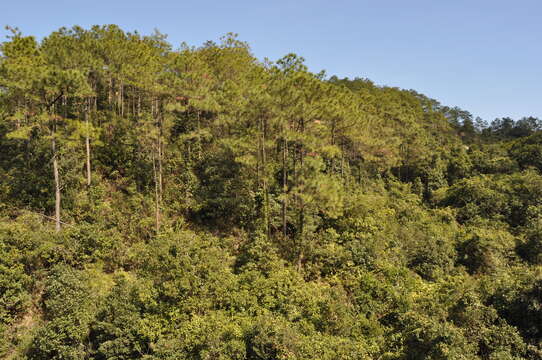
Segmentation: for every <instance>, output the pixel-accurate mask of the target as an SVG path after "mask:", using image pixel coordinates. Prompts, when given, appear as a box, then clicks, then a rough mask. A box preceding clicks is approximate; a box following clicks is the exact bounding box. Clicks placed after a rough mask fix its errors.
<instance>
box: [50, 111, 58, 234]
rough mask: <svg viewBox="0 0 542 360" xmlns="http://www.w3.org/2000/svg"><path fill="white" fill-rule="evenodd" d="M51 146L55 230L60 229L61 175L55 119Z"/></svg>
mask: <svg viewBox="0 0 542 360" xmlns="http://www.w3.org/2000/svg"><path fill="white" fill-rule="evenodd" d="M52 135H53V136H52V141H51V146H52V150H53V176H54V179H55V230H56V232H59V231H60V176H59V174H58V159H57V151H56V138H55V136H56V120H54V121H53V131H52Z"/></svg>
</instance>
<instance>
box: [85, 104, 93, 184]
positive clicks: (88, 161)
mask: <svg viewBox="0 0 542 360" xmlns="http://www.w3.org/2000/svg"><path fill="white" fill-rule="evenodd" d="M89 111H90V99H87V104H86V106H85V125H86V130H87V131H86V136H85V148H86V152H87V186H89V187H90V184H91V182H92V174H91V169H90V122H89V116H88V113H89Z"/></svg>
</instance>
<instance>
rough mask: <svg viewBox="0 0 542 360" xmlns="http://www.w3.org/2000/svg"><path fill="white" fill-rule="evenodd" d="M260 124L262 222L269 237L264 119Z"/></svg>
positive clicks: (265, 125)
mask: <svg viewBox="0 0 542 360" xmlns="http://www.w3.org/2000/svg"><path fill="white" fill-rule="evenodd" d="M260 124H261V128H262V129H261V131H262V133H261V134H262V136H261V142H262V149H261V153H262V186H263V201H264V222H265V234H266V236H267V238H268V239H269V236H270V233H269V232H270V229H269V228H270V224H269V223H270V221H269V191H268V189H267V154H266V150H265V142H266V138H267V136H266V135H267V132H266V131H267V130H266V129H267V122H266V121H265V120H264V119H260Z"/></svg>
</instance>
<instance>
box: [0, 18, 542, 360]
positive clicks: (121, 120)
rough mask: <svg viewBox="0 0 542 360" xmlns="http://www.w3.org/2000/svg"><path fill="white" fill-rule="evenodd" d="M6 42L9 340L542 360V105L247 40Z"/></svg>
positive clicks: (13, 344)
mask: <svg viewBox="0 0 542 360" xmlns="http://www.w3.org/2000/svg"><path fill="white" fill-rule="evenodd" d="M0 46H1V47H0V51H1V57H0V358H6V359H97V360H98V359H116V360H120V359H146V360H151V359H171V360H173V359H202V360H203V359H206V360H215V359H220V360H226V359H250V360H274V359H298V360H300V359H322V360H335V359H382V360H383V359H388V360H391V359H484V360H486V359H487V360H490V359H491V360H504V359H542V175H541V171H542V131H540V130H541V125H542V123H541V121H540V120H539V119H537V118H533V117H526V118H523V119H516V120H513V119H509V118H502V119H496V120H494V121H493V122H491V123H489V124H487V123H485V122H484V121H482V120H481V119H473V117H472V115H471V114H470V113H469V112H467V111H464V110H462V109H459V108H457V107H449V106H445V105H442V104H440V103H439V102H437V101H435V100H433V99H431V98H429V97H426V96H424V95H422V94H419V93H417V92H415V91H412V90H410V91H406V90H401V89H398V88H392V87H382V86H377V85H375V84H374V83H372V82H371V81H369V80H366V79H359V78H357V79H353V80H352V79H339V78H337V77H334V76H332V77H328V76H327V75H326V74H325V73H319V74H314V73H311V72H310V71H308V69H307V67H306V66H305V65H304V62H303V59H302V58H301V57H298V56H296V55H293V54H290V55H287V56H285V57H284V58H282V59H280V60H278V61H276V62H271V61H267V60H266V61H264V62H261V61H258V60H257V59H256V58H255V57H254V55H253V54H252V53H251V51H250V48H249V47H248V45H247V44H246V43H244V42H241V41H239V40H238V39H237V37H236V36H234V35H232V34H229V35H227V36H225V37H224V38H223V39H221V41H220V42H219V43H214V42H207V43H205V44H204V45H202V46H200V47H192V46H188V45H185V44H183V45H181V46H180V47H179V48H176V47H173V46H172V45H170V44H169V43H168V42H167V41H166V38H165V36H164V35H162V34H160V33H158V32H157V33H155V34H153V35H150V36H143V35H141V34H138V33H127V32H124V31H123V30H121V29H120V28H118V27H117V26H113V25H111V26H96V27H93V28H91V29H83V28H79V27H74V28H72V29H60V30H58V31H56V32H54V33H52V34H50V35H49V36H48V37H46V38H44V39H43V40H40V41H38V40H36V39H35V38H34V37H32V36H26V35H24V34H21V33H20V32H19V31H18V30H17V29H11V35H10V36H9V37H8V39H7V40H6V41H5V42H3V43H2V44H1V45H0ZM362 71H363V69H360V72H362Z"/></svg>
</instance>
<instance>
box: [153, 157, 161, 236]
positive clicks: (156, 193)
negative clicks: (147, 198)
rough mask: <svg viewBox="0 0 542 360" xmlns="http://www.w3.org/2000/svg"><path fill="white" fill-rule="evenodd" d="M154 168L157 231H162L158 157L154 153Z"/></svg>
mask: <svg viewBox="0 0 542 360" xmlns="http://www.w3.org/2000/svg"><path fill="white" fill-rule="evenodd" d="M152 170H153V174H154V205H155V220H156V233H157V234H158V233H159V232H160V200H159V195H158V179H157V177H158V176H157V170H156V157H155V155H154V153H153V155H152Z"/></svg>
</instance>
